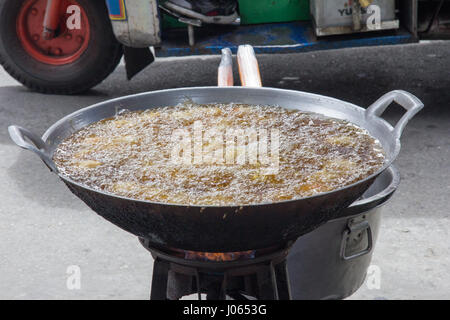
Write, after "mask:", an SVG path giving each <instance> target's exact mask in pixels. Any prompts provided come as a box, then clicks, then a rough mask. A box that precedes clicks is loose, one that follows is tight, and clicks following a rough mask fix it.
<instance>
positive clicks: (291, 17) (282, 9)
mask: <svg viewBox="0 0 450 320" xmlns="http://www.w3.org/2000/svg"><path fill="white" fill-rule="evenodd" d="M165 1H167V0H163V1H160V3H164V2H165ZM239 10H240V12H241V23H242V24H260V23H272V22H287V21H298V20H309V19H310V14H309V0H239ZM184 26H185V24H184V23H181V22H179V21H178V20H177V19H174V18H172V17H170V16H168V15H166V14H164V17H163V28H164V29H170V28H180V27H184Z"/></svg>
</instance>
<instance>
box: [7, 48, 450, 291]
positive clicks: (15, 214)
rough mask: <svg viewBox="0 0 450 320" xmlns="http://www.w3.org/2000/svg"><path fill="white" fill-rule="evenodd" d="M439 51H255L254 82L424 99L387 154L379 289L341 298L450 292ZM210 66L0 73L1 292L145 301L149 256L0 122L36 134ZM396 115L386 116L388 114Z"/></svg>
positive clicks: (212, 64) (448, 90) (190, 80)
mask: <svg viewBox="0 0 450 320" xmlns="http://www.w3.org/2000/svg"><path fill="white" fill-rule="evenodd" d="M449 52H450V43H449V42H428V43H421V44H413V45H402V46H393V47H379V48H359V49H348V50H347V49H346V50H340V51H326V52H316V53H305V54H289V55H277V56H262V57H260V58H259V60H260V67H261V71H262V76H263V82H264V85H265V86H271V87H280V88H290V89H297V90H303V91H309V92H314V93H319V94H324V95H329V96H333V97H336V98H340V99H343V100H347V101H350V102H353V103H356V104H358V105H361V106H368V105H370V103H372V102H373V101H375V100H376V99H377V98H378V97H379V96H381V95H382V94H384V93H386V92H388V91H390V90H393V89H404V90H407V91H410V92H412V93H414V94H415V95H417V96H418V97H420V98H421V99H422V100H423V102H424V103H425V105H426V107H425V109H424V110H423V112H421V113H420V114H419V115H418V116H417V117H416V118H415V119H414V120H413V121H412V122H410V124H409V125H408V127H407V129H406V131H405V133H404V136H403V138H402V144H403V146H402V151H401V155H400V156H399V158H398V160H397V161H396V165H397V166H398V168H399V169H400V172H401V177H402V182H401V185H400V187H399V189H398V191H397V193H396V194H395V195H394V197H393V199H392V200H391V201H390V202H389V203H388V204H387V205H386V206H385V207H384V216H383V222H382V227H381V233H380V236H379V240H378V243H377V245H376V248H375V253H374V257H373V261H372V264H373V265H375V266H377V267H378V269H377V270H379V271H381V277H380V283H379V284H380V286H379V287H377V286H376V288H373V286H370V285H369V284H368V283H365V284H364V285H363V286H362V287H361V289H360V290H359V291H358V292H356V293H355V294H354V295H353V296H352V297H351V298H352V299H450V273H449V272H448V271H449V270H450V209H449V208H450V160H449V159H450V76H449V70H450V69H449V68H450V54H449ZM218 62H219V59H218V58H217V57H206V58H186V59H160V60H157V62H156V63H154V64H153V65H152V66H150V67H149V68H148V69H146V70H145V71H144V72H142V73H141V74H140V75H138V76H137V77H136V79H134V80H133V81H131V82H128V81H127V80H126V79H125V71H124V68H123V66H120V67H119V68H118V69H117V70H116V71H115V72H114V74H112V75H111V76H110V77H109V78H108V79H107V80H106V81H104V82H103V83H102V84H101V85H99V86H98V87H96V88H95V90H92V91H91V92H89V93H88V94H86V95H80V96H50V95H41V94H36V93H32V92H30V91H28V90H27V89H25V88H23V87H22V86H20V85H19V84H17V83H16V82H15V81H14V80H12V79H11V78H10V77H9V76H8V75H6V73H5V72H4V71H3V70H2V69H1V68H0V128H1V131H0V132H1V133H0V159H1V161H0V181H1V183H0V203H1V204H0V221H1V223H0V257H1V258H0V299H147V298H148V296H149V288H150V282H151V274H152V258H151V257H150V255H149V254H148V253H147V251H146V250H145V249H143V248H142V247H141V246H140V245H139V243H138V241H137V239H136V238H135V237H134V236H132V235H131V234H128V233H126V232H124V231H122V230H120V229H118V228H117V227H115V226H113V225H112V224H110V223H108V222H106V221H105V220H103V219H102V218H101V217H99V216H97V215H96V214H94V213H93V212H92V211H91V210H90V209H88V207H87V206H86V205H84V204H83V203H82V202H81V201H80V200H78V199H77V198H75V197H74V196H73V195H72V194H71V193H70V192H69V190H68V189H67V188H66V187H65V186H64V185H63V184H62V183H61V182H60V181H59V180H58V179H57V177H56V176H54V175H52V174H50V173H49V171H48V170H47V168H46V167H45V166H44V165H43V164H42V162H41V161H39V159H38V158H37V157H36V156H35V155H33V154H32V153H30V152H26V151H23V150H21V149H19V148H18V147H16V146H15V145H13V144H12V142H11V141H10V139H9V137H8V135H7V131H6V128H7V126H8V125H10V124H17V125H21V126H23V127H26V128H28V129H30V130H32V131H34V132H36V133H39V134H42V133H43V132H44V131H45V129H46V128H48V127H49V126H50V125H51V124H53V123H54V122H55V121H56V120H58V119H60V118H61V117H63V116H65V115H67V114H69V113H71V112H73V111H75V110H78V109H80V108H82V107H84V106H87V105H89V104H92V103H95V102H98V101H102V100H105V99H109V98H112V97H116V96H122V95H127V94H133V93H138V92H143V91H148V90H157V89H164V88H174V87H184V86H203V85H214V84H215V82H216V67H217V65H218ZM236 80H237V79H236ZM397 111H398V110H395V108H394V110H393V111H388V112H387V114H386V117H387V119H391V120H392V119H396V118H398V115H399V113H398V112H397ZM72 266H75V267H72ZM77 271H80V272H81V282H80V283H79V284H80V285H81V287H80V288H79V289H77V284H78V283H77V282H76V281H75V282H74V281H73V280H74V277H73V276H74V275H76V272H77ZM73 272H75V274H74V273H73ZM74 287H75V289H74ZM70 288H72V290H70Z"/></svg>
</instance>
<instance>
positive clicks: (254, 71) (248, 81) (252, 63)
mask: <svg viewBox="0 0 450 320" xmlns="http://www.w3.org/2000/svg"><path fill="white" fill-rule="evenodd" d="M237 61H238V64H239V76H240V78H241V84H242V86H243V87H262V81H261V74H260V72H259V66H258V60H257V59H256V55H255V50H253V47H252V46H251V45H249V44H246V45H241V46H239V48H238V52H237Z"/></svg>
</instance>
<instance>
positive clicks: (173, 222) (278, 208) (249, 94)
mask: <svg viewBox="0 0 450 320" xmlns="http://www.w3.org/2000/svg"><path fill="white" fill-rule="evenodd" d="M186 99H190V100H193V101H194V102H196V103H202V104H206V103H214V102H219V103H230V102H239V103H247V104H262V105H279V106H283V107H285V108H290V109H298V110H302V111H311V112H317V113H321V114H324V115H326V116H329V117H335V118H339V119H345V120H348V121H351V122H353V123H355V124H357V125H358V126H360V127H363V128H366V129H367V130H368V131H369V132H370V134H371V135H373V136H374V137H375V138H377V139H378V140H379V141H380V143H381V145H382V146H383V148H384V150H385V152H386V163H385V165H384V166H383V167H382V168H381V169H380V170H378V171H377V172H376V173H375V174H373V175H371V176H369V177H368V178H366V179H364V180H361V181H358V182H356V183H354V184H352V185H349V186H346V187H343V188H340V189H337V190H334V191H331V192H326V193H322V194H319V195H316V196H312V197H307V198H302V199H298V200H292V201H283V202H278V203H265V204H259V205H246V206H242V207H240V206H233V207H221V206H206V207H201V206H188V205H171V204H165V203H154V202H149V201H139V200H134V199H129V198H124V197H120V196H115V195H112V194H108V193H104V192H100V191H97V190H93V189H90V188H87V187H85V186H83V185H81V184H79V183H76V182H74V181H72V180H71V179H69V178H67V177H65V176H63V175H61V174H59V173H58V170H57V168H56V166H55V164H54V162H53V161H52V155H53V152H54V151H55V149H56V147H57V146H58V144H59V143H60V142H61V141H62V140H63V139H65V138H66V137H68V136H69V135H71V134H72V133H74V132H76V131H77V130H80V129H81V128H83V127H85V126H87V125H89V124H91V123H93V122H96V121H99V120H101V119H105V118H108V117H112V116H114V115H115V114H116V112H117V110H118V108H126V109H129V110H132V111H134V110H143V109H148V108H155V107H160V106H168V105H176V104H178V103H180V102H183V101H185V100H186ZM393 101H395V102H397V103H398V104H400V105H401V106H403V107H404V108H405V109H406V111H407V112H406V113H405V114H404V115H403V117H402V118H401V119H400V120H399V121H398V123H397V124H396V125H395V127H392V126H391V125H390V124H389V123H388V122H386V121H385V120H383V119H382V118H380V116H381V114H382V113H383V111H384V110H385V109H386V108H387V107H388V106H389V105H390V104H391V102H393ZM422 107H423V104H422V102H421V101H420V100H419V99H417V98H416V97H415V96H413V95H412V94H410V93H408V92H405V91H392V92H389V93H387V94H385V95H384V96H382V97H381V98H380V99H379V100H377V101H376V102H375V103H373V104H372V105H371V106H370V107H369V108H368V109H366V110H365V109H363V108H361V107H358V106H356V105H354V104H351V103H348V102H344V101H341V100H337V99H334V98H330V97H326V96H321V95H317V94H311V93H306V92H300V91H291V90H282V89H274V88H243V87H222V88H219V87H199V88H184V89H170V90H162V91H155V92H148V93H141V94H135V95H131V96H127V97H122V98H118V99H114V100H109V101H106V102H102V103H99V104H96V105H93V106H90V107H87V108H84V109H81V110H79V111H77V112H74V113H72V114H70V115H68V116H66V117H64V118H63V119H61V120H59V121H58V122H57V123H55V124H54V125H52V126H51V127H50V128H49V129H48V130H47V131H46V132H45V134H44V136H43V137H42V139H41V138H39V137H38V136H37V135H35V134H33V133H31V132H29V131H28V130H26V129H23V128H20V127H17V126H11V127H9V133H10V135H11V138H12V139H13V141H14V142H15V143H16V144H17V145H19V146H20V147H22V148H25V149H28V150H31V151H33V152H35V153H36V154H38V155H39V157H40V158H41V159H42V160H43V161H44V162H45V164H46V165H47V166H48V167H49V168H50V170H51V171H53V172H54V173H56V174H58V175H59V177H60V178H61V179H62V180H63V181H64V183H65V184H66V185H67V186H68V187H69V189H70V190H71V191H72V192H73V193H74V194H75V195H76V196H78V197H79V198H80V199H81V200H83V201H84V202H85V203H86V204H87V205H88V206H89V207H91V208H92V209H93V210H94V211H95V212H97V213H98V214H99V215H101V216H103V217H104V218H105V219H107V220H108V221H110V222H112V223H114V224H115V225H117V226H119V227H120V228H122V229H124V230H127V231H129V232H131V233H133V234H135V235H137V236H139V237H142V238H147V239H149V241H150V243H151V244H153V245H155V246H158V247H167V246H169V247H173V248H179V249H186V250H195V251H209V252H230V251H244V250H250V249H258V248H266V247H270V246H274V245H278V244H282V243H284V242H286V241H288V240H295V239H296V238H298V237H299V236H300V235H303V234H305V233H307V232H309V231H311V230H313V229H314V228H316V227H318V226H319V225H321V224H323V223H325V222H327V221H328V220H331V219H336V218H339V214H340V213H341V212H342V209H343V208H346V207H347V206H349V205H350V204H351V203H352V202H354V201H355V200H357V199H358V198H359V197H360V196H361V195H362V194H363V193H364V192H365V191H366V190H367V189H368V188H369V186H370V185H371V183H372V182H373V181H374V180H375V178H376V177H377V176H378V175H380V174H381V173H382V172H383V171H384V170H386V168H388V167H389V166H390V165H391V163H392V162H393V161H394V160H395V158H396V157H397V155H398V153H399V151H400V137H401V134H402V131H403V129H404V128H405V125H406V124H407V122H408V120H410V119H411V118H412V117H413V116H414V115H415V114H416V113H417V112H418V111H419V110H420V109H421V108H422Z"/></svg>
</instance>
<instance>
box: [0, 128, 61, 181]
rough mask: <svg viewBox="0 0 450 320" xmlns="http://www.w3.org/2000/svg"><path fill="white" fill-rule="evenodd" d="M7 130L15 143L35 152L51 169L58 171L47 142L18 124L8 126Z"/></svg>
mask: <svg viewBox="0 0 450 320" xmlns="http://www.w3.org/2000/svg"><path fill="white" fill-rule="evenodd" d="M8 132H9V136H10V137H11V139H12V140H13V141H14V143H15V144H17V145H18V146H19V147H21V148H23V149H27V150H30V151H32V152H34V153H36V154H37V155H38V156H39V157H40V158H41V159H42V161H44V163H45V164H46V165H47V167H48V168H49V169H50V170H51V171H53V172H55V173H57V172H58V169H57V168H56V165H55V163H54V162H53V160H52V158H51V157H50V155H49V153H48V146H47V144H46V143H45V142H44V141H43V140H42V139H41V138H40V137H39V136H37V135H36V134H34V133H32V132H30V131H28V130H27V129H24V128H22V127H19V126H9V127H8ZM26 139H28V140H29V141H31V142H32V143H30V142H28V141H27V140H26Z"/></svg>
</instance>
